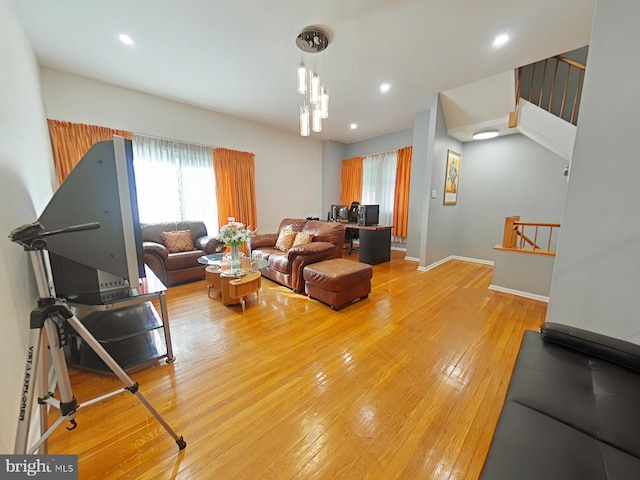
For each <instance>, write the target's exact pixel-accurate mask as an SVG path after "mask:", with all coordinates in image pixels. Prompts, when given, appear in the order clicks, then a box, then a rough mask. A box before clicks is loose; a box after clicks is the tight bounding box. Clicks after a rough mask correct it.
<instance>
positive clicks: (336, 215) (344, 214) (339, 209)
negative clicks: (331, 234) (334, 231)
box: [329, 205, 349, 222]
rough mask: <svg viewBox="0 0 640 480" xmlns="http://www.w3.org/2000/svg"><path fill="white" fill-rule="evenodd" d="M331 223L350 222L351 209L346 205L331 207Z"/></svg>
mask: <svg viewBox="0 0 640 480" xmlns="http://www.w3.org/2000/svg"><path fill="white" fill-rule="evenodd" d="M329 221H331V222H347V221H349V207H347V206H346V205H331V210H330V211H329Z"/></svg>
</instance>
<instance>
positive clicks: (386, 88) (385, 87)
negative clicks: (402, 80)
mask: <svg viewBox="0 0 640 480" xmlns="http://www.w3.org/2000/svg"><path fill="white" fill-rule="evenodd" d="M390 88H391V85H389V84H388V83H383V84H382V85H380V91H381V92H382V93H386V92H388V91H389V89H390Z"/></svg>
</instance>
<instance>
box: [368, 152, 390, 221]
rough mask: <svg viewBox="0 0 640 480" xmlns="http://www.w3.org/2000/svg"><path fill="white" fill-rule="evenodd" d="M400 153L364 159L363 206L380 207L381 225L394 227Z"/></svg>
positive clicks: (370, 156)
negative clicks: (397, 169)
mask: <svg viewBox="0 0 640 480" xmlns="http://www.w3.org/2000/svg"><path fill="white" fill-rule="evenodd" d="M397 159H398V152H396V151H393V152H385V153H379V154H376V155H368V156H366V157H363V159H362V202H361V203H362V204H363V205H380V218H379V220H378V223H379V224H380V225H393V202H394V195H395V191H396V164H397Z"/></svg>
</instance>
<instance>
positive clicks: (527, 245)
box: [494, 215, 560, 255]
mask: <svg viewBox="0 0 640 480" xmlns="http://www.w3.org/2000/svg"><path fill="white" fill-rule="evenodd" d="M526 227H533V230H534V233H533V239H531V238H530V237H529V236H528V235H527V234H526V233H525V228H526ZM554 228H560V224H559V223H543V222H521V221H520V216H519V215H514V216H512V217H506V218H505V221H504V233H503V235H502V245H497V246H496V247H494V248H496V249H500V250H513V251H519V252H526V253H538V254H542V255H555V254H556V252H555V250H552V249H551V247H552V243H553V242H552V240H553V229H554ZM539 239H540V243H542V242H543V241H544V242H546V248H542V247H540V245H538V243H539Z"/></svg>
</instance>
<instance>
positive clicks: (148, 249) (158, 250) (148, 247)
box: [142, 242, 169, 260]
mask: <svg viewBox="0 0 640 480" xmlns="http://www.w3.org/2000/svg"><path fill="white" fill-rule="evenodd" d="M142 250H143V251H144V253H145V254H147V253H153V254H156V255H157V256H159V257H160V258H162V259H163V260H166V259H167V258H169V250H167V247H165V246H164V245H162V244H160V243H156V242H142Z"/></svg>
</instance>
